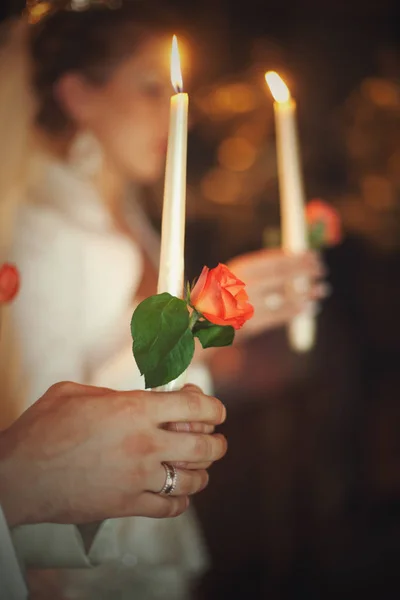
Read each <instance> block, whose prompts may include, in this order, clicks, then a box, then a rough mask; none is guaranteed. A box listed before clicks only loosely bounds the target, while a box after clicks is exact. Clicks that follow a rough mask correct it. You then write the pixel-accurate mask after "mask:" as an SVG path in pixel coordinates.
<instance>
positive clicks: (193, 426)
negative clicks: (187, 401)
mask: <svg viewBox="0 0 400 600" xmlns="http://www.w3.org/2000/svg"><path fill="white" fill-rule="evenodd" d="M164 429H167V430H168V431H178V432H179V431H180V432H182V433H214V431H215V427H214V425H208V424H207V423H167V424H166V425H165V427H164Z"/></svg>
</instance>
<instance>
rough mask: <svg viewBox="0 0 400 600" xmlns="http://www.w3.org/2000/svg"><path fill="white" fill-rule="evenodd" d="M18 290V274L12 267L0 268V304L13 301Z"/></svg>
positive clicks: (5, 265) (6, 265) (4, 266)
mask: <svg viewBox="0 0 400 600" xmlns="http://www.w3.org/2000/svg"><path fill="white" fill-rule="evenodd" d="M18 290H19V273H18V271H17V269H16V267H15V266H14V265H10V264H8V263H5V264H4V265H3V266H2V267H0V304H5V303H7V302H11V301H12V300H14V298H15V296H16V295H17V293H18Z"/></svg>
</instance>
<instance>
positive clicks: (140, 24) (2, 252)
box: [0, 0, 169, 429]
mask: <svg viewBox="0 0 400 600" xmlns="http://www.w3.org/2000/svg"><path fill="white" fill-rule="evenodd" d="M69 5H70V2H66V1H63V0H54V7H55V10H52V11H50V13H49V14H48V15H46V16H44V18H43V19H41V20H39V22H37V23H35V24H34V25H30V24H29V23H28V19H27V18H26V16H24V17H21V18H20V19H16V20H15V21H14V22H11V23H10V22H8V23H6V24H4V25H3V26H2V28H0V264H1V263H2V262H4V261H5V260H7V259H8V248H9V244H10V241H11V240H12V237H13V218H14V214H15V212H16V208H17V207H18V202H19V201H20V199H21V198H23V197H24V187H25V185H26V182H27V179H28V177H27V176H28V174H29V173H30V165H31V162H32V161H31V159H32V158H33V157H34V156H35V153H36V150H37V148H38V142H37V139H38V136H37V132H38V131H40V132H42V133H44V134H45V135H47V136H49V137H50V138H51V137H53V138H57V137H60V136H69V137H71V136H73V135H74V133H75V132H76V124H75V123H74V122H73V120H72V119H71V117H70V116H69V115H68V113H67V112H66V111H65V110H64V107H63V106H62V105H61V103H60V102H59V99H58V97H57V94H56V93H55V88H56V84H57V82H58V81H59V80H60V78H61V77H63V76H64V75H65V74H66V73H68V72H80V73H81V74H82V75H83V76H84V77H85V78H87V79H88V80H89V81H91V82H92V83H93V84H94V85H99V86H101V85H102V84H104V83H105V82H106V81H107V79H108V78H109V77H110V76H111V75H112V73H113V71H114V70H115V68H116V67H117V66H118V65H119V64H120V62H122V61H123V60H124V59H125V58H127V57H129V56H130V55H132V54H133V53H134V52H135V50H136V48H137V47H138V46H139V45H140V44H141V43H142V42H143V41H144V39H145V38H148V37H149V36H151V35H153V34H155V35H157V34H159V33H165V32H166V30H167V29H168V28H169V27H168V24H169V18H168V16H166V13H165V12H164V11H163V10H160V7H159V6H158V7H156V6H155V5H154V3H153V2H150V1H149V0H133V1H131V2H127V3H126V4H124V6H123V7H122V8H118V9H115V10H112V9H109V8H107V6H106V5H104V4H102V3H101V2H99V3H97V2H96V3H95V4H93V7H92V8H89V10H85V11H73V10H68V8H69ZM66 8H67V10H65V9H66ZM17 266H18V265H17ZM21 283H22V286H23V281H22V282H21ZM0 327H1V335H0V399H1V402H0V429H1V428H2V427H4V426H5V425H7V424H8V423H10V422H11V421H12V420H13V419H14V418H15V417H16V416H18V415H19V414H20V412H21V403H20V402H19V400H18V398H20V397H21V396H22V395H23V390H22V387H21V386H22V385H24V383H25V382H23V381H21V379H20V377H19V373H20V370H19V368H18V353H17V343H16V340H15V339H14V336H13V331H14V327H13V326H12V322H11V311H10V310H9V308H4V307H3V309H2V315H1V325H0Z"/></svg>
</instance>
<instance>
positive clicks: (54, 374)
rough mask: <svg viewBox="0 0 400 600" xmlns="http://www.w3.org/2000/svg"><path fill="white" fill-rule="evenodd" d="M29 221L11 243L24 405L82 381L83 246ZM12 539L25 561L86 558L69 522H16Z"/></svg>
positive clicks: (49, 222)
mask: <svg viewBox="0 0 400 600" xmlns="http://www.w3.org/2000/svg"><path fill="white" fill-rule="evenodd" d="M29 224H30V225H32V223H29ZM33 225H34V226H32V227H27V228H24V227H22V228H21V230H20V232H19V236H18V238H17V244H16V245H15V248H14V260H15V262H16V264H17V265H18V268H19V270H20V273H21V282H22V285H21V291H20V293H19V295H18V298H17V300H16V302H15V304H14V306H13V313H14V316H15V322H16V326H17V331H18V339H19V344H20V346H21V348H22V350H23V352H22V358H23V361H22V362H23V374H24V377H26V379H27V384H28V385H27V387H28V390H27V397H26V401H25V408H27V407H28V406H29V405H31V404H32V403H33V402H35V401H36V400H37V399H38V398H40V397H41V396H42V395H43V393H44V392H45V391H46V390H47V389H48V388H49V387H50V386H51V385H53V384H54V383H56V382H57V381H65V380H71V381H78V382H84V381H85V362H84V356H83V348H84V345H83V343H82V338H81V336H82V332H83V328H84V323H83V321H84V304H83V299H82V295H83V292H84V286H85V281H84V261H83V257H82V246H81V245H80V244H79V239H77V238H76V236H74V235H73V234H71V231H69V230H68V228H67V227H60V222H59V220H58V219H56V218H55V217H53V216H52V215H49V216H47V215H46V216H44V217H43V218H39V219H37V218H36V219H35V221H34V223H33ZM54 349H57V351H55V350H54ZM13 541H14V545H15V549H16V552H17V555H18V557H19V558H20V560H21V562H22V563H23V564H26V565H32V566H41V567H51V566H53V567H61V566H65V567H76V566H78V567H82V566H88V565H89V564H90V563H89V561H88V559H87V557H86V554H85V552H84V548H83V544H82V540H81V537H80V534H79V532H78V531H77V529H76V527H74V526H73V525H53V524H39V525H30V526H21V527H17V528H15V529H14V531H13Z"/></svg>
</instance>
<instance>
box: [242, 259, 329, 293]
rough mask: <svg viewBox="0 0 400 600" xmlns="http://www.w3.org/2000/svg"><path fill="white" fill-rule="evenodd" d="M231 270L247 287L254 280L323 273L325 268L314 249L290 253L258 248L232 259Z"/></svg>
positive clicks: (282, 278) (279, 279)
mask: <svg viewBox="0 0 400 600" xmlns="http://www.w3.org/2000/svg"><path fill="white" fill-rule="evenodd" d="M231 265H232V267H231V268H232V270H233V272H234V273H235V274H236V275H237V276H238V277H239V278H240V277H241V278H242V279H243V280H244V281H246V285H247V286H248V287H249V286H250V285H251V284H252V283H253V282H254V281H262V280H264V281H267V280H272V279H277V280H278V281H282V280H285V279H287V278H288V277H290V276H292V275H294V274H296V273H298V272H300V273H301V272H304V273H306V274H310V273H314V272H315V273H318V274H319V273H324V272H325V268H324V266H323V262H322V260H321V257H320V256H319V254H318V253H316V252H314V251H308V252H304V253H302V254H291V253H287V252H285V251H283V250H260V251H258V252H253V253H251V254H246V255H244V256H243V257H241V258H239V259H236V260H234V261H232V263H231Z"/></svg>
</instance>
